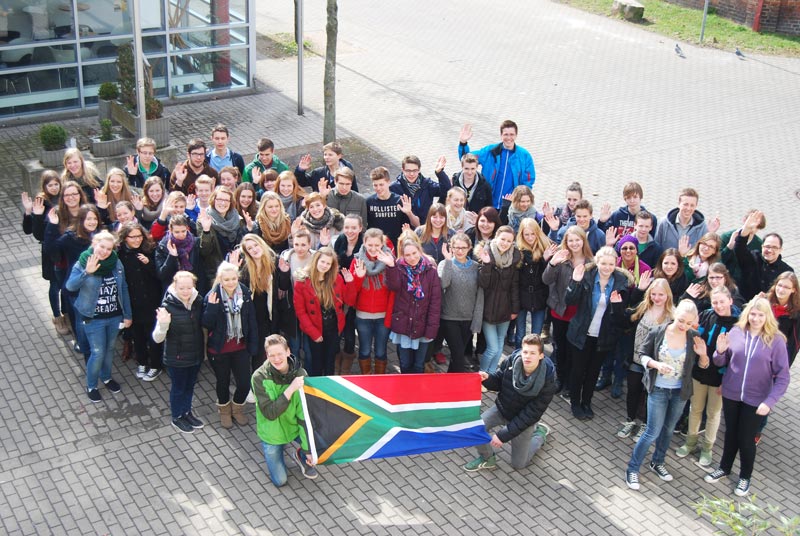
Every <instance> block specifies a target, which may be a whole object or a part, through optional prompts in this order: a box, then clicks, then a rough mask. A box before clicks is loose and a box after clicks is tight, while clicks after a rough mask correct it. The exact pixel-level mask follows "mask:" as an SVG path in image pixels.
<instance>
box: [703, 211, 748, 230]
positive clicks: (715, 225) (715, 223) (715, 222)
mask: <svg viewBox="0 0 800 536" xmlns="http://www.w3.org/2000/svg"><path fill="white" fill-rule="evenodd" d="M719 225H720V221H719V214H717V215H715V216H714V217H713V218H712V219H711V221H710V222H708V225H706V229H707V230H708V232H709V233H716V232H717V231H719ZM753 232H755V228H753Z"/></svg>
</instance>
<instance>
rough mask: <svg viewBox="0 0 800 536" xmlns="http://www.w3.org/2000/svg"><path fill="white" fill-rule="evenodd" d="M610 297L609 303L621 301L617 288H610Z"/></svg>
mask: <svg viewBox="0 0 800 536" xmlns="http://www.w3.org/2000/svg"><path fill="white" fill-rule="evenodd" d="M610 299H611V303H622V294H620V293H619V291H617V290H612V291H611V297H610Z"/></svg>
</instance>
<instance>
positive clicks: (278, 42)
mask: <svg viewBox="0 0 800 536" xmlns="http://www.w3.org/2000/svg"><path fill="white" fill-rule="evenodd" d="M256 48H257V50H258V52H259V53H260V54H262V55H264V56H266V57H268V58H274V59H279V58H291V57H294V56H297V43H296V42H295V40H294V35H293V34H290V33H277V34H271V35H264V34H258V40H257V45H256ZM303 50H305V51H306V52H312V53H313V52H314V51H313V50H312V49H311V41H307V40H304V41H303Z"/></svg>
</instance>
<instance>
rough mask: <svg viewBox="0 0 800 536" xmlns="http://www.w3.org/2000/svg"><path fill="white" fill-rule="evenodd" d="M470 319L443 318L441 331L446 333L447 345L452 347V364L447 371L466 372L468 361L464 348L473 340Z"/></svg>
mask: <svg viewBox="0 0 800 536" xmlns="http://www.w3.org/2000/svg"><path fill="white" fill-rule="evenodd" d="M471 324H472V322H471V321H470V320H442V321H441V323H440V327H439V331H440V332H441V333H443V334H444V339H445V340H446V341H447V346H448V348H450V366H449V367H447V372H466V371H467V362H466V359H465V358H464V349H465V348H466V346H467V341H468V340H472V331H470V325H471Z"/></svg>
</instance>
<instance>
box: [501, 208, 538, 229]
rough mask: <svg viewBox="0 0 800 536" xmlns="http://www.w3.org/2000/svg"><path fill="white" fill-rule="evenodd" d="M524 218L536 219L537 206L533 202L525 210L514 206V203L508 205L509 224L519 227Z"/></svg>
mask: <svg viewBox="0 0 800 536" xmlns="http://www.w3.org/2000/svg"><path fill="white" fill-rule="evenodd" d="M523 218H533V219H536V207H534V206H533V203H531V206H529V207H528V210H525V211H522V210H519V209H516V208H514V205H511V206H510V207H508V224H509V225H510V226H511V227H513V228H514V229H516V228H518V227H519V224H520V222H521V221H522V220H523Z"/></svg>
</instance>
